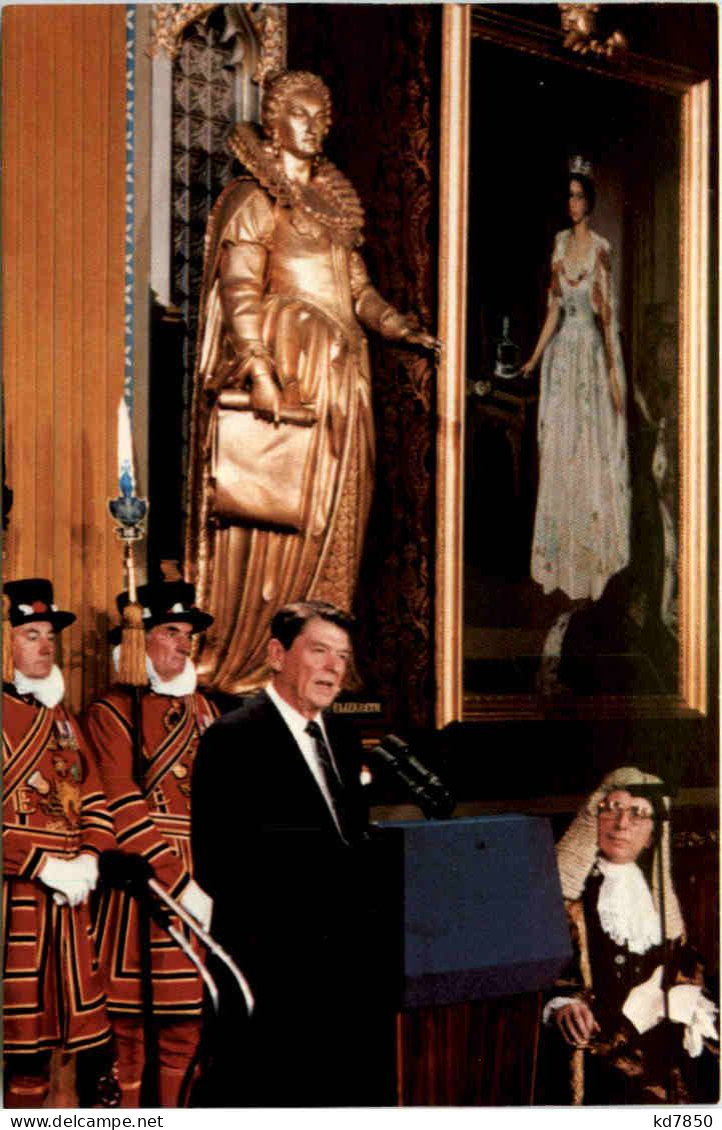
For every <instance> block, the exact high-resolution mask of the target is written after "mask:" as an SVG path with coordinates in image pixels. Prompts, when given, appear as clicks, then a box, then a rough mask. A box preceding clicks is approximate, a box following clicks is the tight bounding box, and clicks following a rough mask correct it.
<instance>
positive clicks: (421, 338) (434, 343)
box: [403, 329, 444, 357]
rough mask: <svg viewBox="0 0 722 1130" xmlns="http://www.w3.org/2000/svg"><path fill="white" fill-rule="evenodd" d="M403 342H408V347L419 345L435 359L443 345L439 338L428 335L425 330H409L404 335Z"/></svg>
mask: <svg viewBox="0 0 722 1130" xmlns="http://www.w3.org/2000/svg"><path fill="white" fill-rule="evenodd" d="M403 340H404V341H408V342H409V344H410V345H420V346H422V348H423V349H428V350H429V351H430V352H432V351H433V352H434V353H435V354H436V355H437V357H438V355H439V354H440V353H441V350H442V348H443V345H444V343H443V342H442V341H441V339H440V338H438V337H434V335H433V334H429V333H427V332H426V330H421V329H412V330H409V332H408V333H407V334H404V337H403Z"/></svg>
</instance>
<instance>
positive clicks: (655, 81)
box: [436, 4, 712, 726]
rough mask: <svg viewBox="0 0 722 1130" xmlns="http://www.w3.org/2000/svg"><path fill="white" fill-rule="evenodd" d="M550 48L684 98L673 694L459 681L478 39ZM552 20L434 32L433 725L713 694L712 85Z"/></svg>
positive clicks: (504, 18) (623, 708) (644, 708)
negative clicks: (600, 51)
mask: <svg viewBox="0 0 722 1130" xmlns="http://www.w3.org/2000/svg"><path fill="white" fill-rule="evenodd" d="M475 38H482V39H484V40H486V41H488V42H491V43H494V44H497V45H500V46H503V47H505V48H507V49H509V50H511V51H515V52H524V53H528V54H533V55H537V56H540V57H542V58H546V59H551V60H555V61H557V62H560V63H563V64H564V65H565V66H568V67H569V74H570V77H573V75H574V74H575V72H578V71H579V70H585V71H587V72H592V73H598V74H601V73H603V74H605V75H606V77H607V78H609V77H611V78H612V79H614V78H619V79H620V80H623V81H624V82H626V83H628V84H631V85H632V86H634V85H637V86H639V87H647V88H652V89H654V90H658V91H662V92H664V93H666V94H669V95H672V96H673V97H674V98H675V99H677V100H678V104H679V121H680V124H681V137H680V139H679V153H680V161H679V194H678V198H679V248H678V250H679V295H678V329H679V354H678V356H679V363H678V391H679V419H680V427H679V437H678V439H679V467H678V475H679V483H680V491H679V524H678V530H677V538H678V546H679V570H678V579H677V583H678V616H679V632H678V640H679V655H678V665H677V671H678V677H677V688H676V692H675V693H670V694H650V695H644V696H641V695H640V696H636V695H606V696H599V695H590V696H585V697H584V698H583V699H581V698H578V699H577V700H576V701H569V700H564V701H558V700H557V701H555V702H550V701H545V700H544V699H543V698H542V697H541V696H538V695H521V694H481V693H469V692H466V693H465V689H464V677H463V654H462V636H463V623H464V608H463V579H462V569H463V552H461V550H460V547H462V546H463V540H464V515H463V499H464V434H465V395H466V392H465V389H466V376H467V373H466V335H467V309H466V301H467V290H468V286H467V283H468V267H467V240H468V222H469V200H468V193H469V171H468V170H469V156H470V140H469V139H470V124H471V114H472V107H471V102H470V76H471V55H472V41H473V40H474V39H475ZM563 39H564V36H563V34H562V32H561V31H559V32H555V31H553V30H551V29H550V28H549V27H542V26H537V25H535V24H533V23H530V22H528V21H525V20H521V19H518V18H516V17H515V16H510V15H508V14H506V13H499V12H496V11H494V10H493V9H490V8H487V7H486V6H483V5H463V4H451V5H445V6H444V13H443V44H442V105H441V145H440V155H441V169H440V210H439V216H440V261H439V295H440V303H439V306H440V309H439V335H440V337H441V338H442V340H443V341H444V343H445V349H444V354H443V357H442V361H441V365H440V368H439V374H438V432H437V507H436V510H437V562H436V594H437V601H436V688H437V689H436V724H437V726H445V725H447V724H448V723H451V722H455V721H462V720H464V721H466V720H475V719H482V718H495V719H503V718H507V717H508V718H511V717H513V718H516V719H518V718H520V717H530V718H535V717H549V716H556V717H560V716H573V717H590V718H591V717H595V716H600V715H603V716H608V717H614V716H631V717H635V716H647V717H650V716H655V717H656V716H659V717H684V716H688V717H690V716H697V717H699V716H704V715H706V714H708V712H709V706H710V687H709V671H710V634H711V633H710V628H711V625H710V612H709V596H710V593H709V577H708V568H709V553H710V550H711V548H712V544H711V536H710V528H709V521H710V518H709V481H710V473H711V461H710V458H709V430H710V421H709V415H710V400H709V397H710V389H709V381H710V372H709V370H710V344H709V342H710V321H711V313H710V278H709V271H710V263H709V260H710V235H711V229H710V223H711V219H710V204H709V185H710V167H709V161H710V158H709V154H710V142H711V117H710V114H711V110H710V97H711V95H710V83H709V81H708V80H706V79H705V78H703V77H701V76H699V75H696V74H693V73H692V72H690V71H687V70H685V69H683V68H680V67H677V66H674V65H672V64H666V63H660V62H659V61H657V60H652V59H648V58H644V57H642V56H635V55H632V54H625V56H624V58H623V60H621V61H618V60H616V59H615V58H612V59H610V58H607V57H606V56H605V57H603V58H600V57H599V56H598V55H594V54H591V55H587V54H585V55H580V54H578V53H577V54H573V53H571V52H570V51H569V50H567V49H565V47H564V44H563Z"/></svg>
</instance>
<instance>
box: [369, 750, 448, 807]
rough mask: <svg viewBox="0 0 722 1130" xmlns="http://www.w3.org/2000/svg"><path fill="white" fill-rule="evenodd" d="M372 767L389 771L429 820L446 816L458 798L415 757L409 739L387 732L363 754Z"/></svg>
mask: <svg viewBox="0 0 722 1130" xmlns="http://www.w3.org/2000/svg"><path fill="white" fill-rule="evenodd" d="M364 756H365V758H366V760H367V761H368V762H369V764H370V766H371V768H372V769H373V768H376V769H379V770H381V771H382V772H383V771H386V772H388V773H389V774H390V775H391V776H393V777H394V778H395V780H397V781H399V782H400V783H401V784H402V785H403V786H404V787H405V788H406V790H407V792H408V793H410V795H411V797H412V798H413V800H414V802H415V803H416V804H418V806H419V808H420V809H421V811H422V812H423V814H424V816H425V817H426V818H427V820H445V819H446V818H447V817H449V816H451V813H452V812H453V811H454V808H455V806H456V802H455V800H454V798H453V796H452V795H451V793H450V792H449V790H448V789H447V787H446V785H445V784H444V783H443V781H441V780H440V778H439V777H437V776H436V774H435V773H432V772H431V770H430V769H427V767H426V766H425V765H423V764H422V762H420V761H419V760H418V758H416V757H414V756H413V754H412V753H411V750H410V749H409V746H408V745H407V743H406V742H404V741H402V740H401V738H397V737H396V735H395V734H387V735H386V737H385V738H382V739H381V741H380V742H379V744H378V745H377V746H374V748H373V749H372V750H370V751H369V752H368V753H367V754H365V755H364Z"/></svg>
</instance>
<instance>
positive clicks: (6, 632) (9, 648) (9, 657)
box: [3, 594, 15, 683]
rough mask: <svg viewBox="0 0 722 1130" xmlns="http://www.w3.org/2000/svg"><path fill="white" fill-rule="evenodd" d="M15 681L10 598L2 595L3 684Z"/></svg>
mask: <svg viewBox="0 0 722 1130" xmlns="http://www.w3.org/2000/svg"><path fill="white" fill-rule="evenodd" d="M14 679H15V662H14V660H13V626H12V624H11V623H10V597H9V596H6V595H5V594H3V682H4V683H12V682H13V681H14Z"/></svg>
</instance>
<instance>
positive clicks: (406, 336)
mask: <svg viewBox="0 0 722 1130" xmlns="http://www.w3.org/2000/svg"><path fill="white" fill-rule="evenodd" d="M330 124H331V98H330V94H329V91H328V89H327V87H326V86H325V84H324V83H323V82H322V81H321V79H320V78H318V77H317V76H316V75H313V74H309V73H306V72H303V71H295V72H294V71H289V72H286V73H284V74H282V75H280V76H278V77H277V78H275V79H274V80H273V81H271V82H270V83H269V85H268V87H267V89H266V92H265V95H264V99H263V106H262V126H263V131H264V134H265V137H261V136H260V135H259V134H258V132H257V131H256V128H255V127H254V126H253V125H251V124H250V123H242V124H239V125H237V126H235V127H234V129H233V130H232V132H231V135H230V137H229V141H228V144H229V146H230V148H231V150H232V152H233V153H234V155H235V156H236V157H237V158H238V160H239V161H240V162H241V164H242V166H243V167H244V169H245V170H246V173H245V174H244V175H243V176H241V177H239V178H238V179H237V180H235V181H233V182H232V183H231V184H230V185H229V186H228V187H227V188H226V189H225V190H224V191H223V193H222V194H221V196H220V197H219V199H218V201H217V202H216V204H215V206H214V209H213V211H212V213H211V216H210V218H209V222H208V229H207V233H206V245H205V262H204V272H203V286H202V292H201V305H200V312H199V337H198V351H197V359H196V374H195V387H194V400H193V413H192V425H191V451H192V460H191V468H190V474H189V519H188V528H187V537H186V576H187V577H189V578H193V579H194V580H195V584H196V592H197V600H198V603H199V605H200V606H201V607H202V608H204V609H205V610H206V611H208V612H210V613H211V615H212V616H213V617H214V624H213V627H212V629H211V630H210V631H209V632H208V634H207V636H206V640H205V644H204V648H203V651H202V654H201V655H200V656H199V660H198V668H199V677H200V680H201V682H202V683H204V684H205V685H206V686H208V687H211V688H214V689H217V690H219V691H223V692H225V693H228V694H241V693H244V692H246V691H248V690H251V689H254V688H256V687H258V686H259V685H261V684H262V683H263V682H265V680H266V677H267V671H266V667H265V655H266V644H267V642H268V636H269V625H270V621H271V618H272V617H273V615H274V613H275V612H276V611H277V609H278V608H279V607H280V606H281V605H284V604H286V603H288V602H291V601H295V600H301V599H316V600H328V601H331V602H332V603H334V604H336V605H339V606H340V607H342V608H350V607H351V604H352V600H353V593H354V587H355V584H356V579H357V576H358V570H359V564H360V560H361V551H362V547H363V540H364V535H365V531H366V524H367V520H368V515H369V509H370V505H371V495H372V490H373V479H374V430H373V416H372V406H371V370H370V365H369V355H368V344H367V341H366V338H365V336H364V332H363V327H368V328H369V329H372V330H375V331H377V332H378V333H380V334H381V335H382V337H384V338H387V339H390V340H394V341H403V342H407V343H409V344H417V345H420V346H422V347H423V348H426V349H435V348H437V347H438V342H437V341H436V340H435V338H433V337H432V336H431V335H430V334H428V333H426V332H424V331H423V330H422V329H420V328H419V325H418V322H417V320H416V319H415V318H414V317H413V316H410V315H404V314H401V313H399V311H397V310H395V309H394V307H393V306H390V305H389V303H388V302H386V301H385V300H384V298H383V297H382V296H381V295H380V294H379V293H378V291H377V290H375V289H374V287H373V286H372V285H371V282H370V280H369V277H368V274H367V271H366V268H365V266H364V262H363V259H362V257H361V255H360V254H359V250H358V248H359V246H360V245H361V243H362V242H363V238H362V227H363V221H364V216H363V209H362V206H361V203H360V201H359V199H358V196H357V195H356V192H355V191H354V189H353V186H352V185H351V184H350V182H349V181H348V180H347V179H346V177H345V176H344V175H343V174H342V173H341V172H340V171H339V170H338V169H337V168H336V167H335V166H334V165H332V164H331V162H330V161H328V160H326V158H324V157H323V156H322V145H323V140H324V138H325V136H326V134H327V132H328V129H329V126H330ZM244 407H245V408H246V409H247V411H245V412H244V411H239V410H238V409H240V408H244ZM234 427H235V428H236V431H233V430H232V429H233V428H234ZM254 428H255V431H256V432H258V431H259V429H260V432H261V433H265V435H262V436H261V438H260V440H259V439H258V438H257V436H256V435H255V433H254ZM239 429H240V430H239ZM252 433H253V434H252ZM234 436H235V438H233V437H234ZM239 467H240V468H241V469H240V470H239ZM229 468H230V470H229ZM234 475H235V477H234ZM221 480H223V485H222V487H221ZM295 495H298V499H299V505H298V508H297V509H298V513H297V514H296V516H295V517H289V515H288V513H287V511H288V509H289V506H286V505H285V503H286V502H287V501H288V500H289V499H291V498H292V497H294V496H295ZM219 499H222V501H219ZM290 508H291V509H292V507H290Z"/></svg>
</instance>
